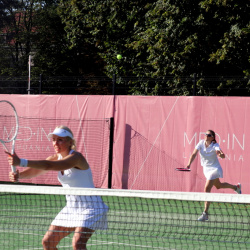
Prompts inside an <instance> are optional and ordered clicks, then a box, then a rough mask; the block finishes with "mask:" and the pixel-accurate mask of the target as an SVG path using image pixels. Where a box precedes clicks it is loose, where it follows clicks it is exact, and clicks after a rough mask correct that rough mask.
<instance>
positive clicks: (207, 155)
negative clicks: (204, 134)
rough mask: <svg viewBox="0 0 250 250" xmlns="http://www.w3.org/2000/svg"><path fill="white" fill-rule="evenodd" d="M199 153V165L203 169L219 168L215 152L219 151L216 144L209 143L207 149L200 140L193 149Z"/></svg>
mask: <svg viewBox="0 0 250 250" xmlns="http://www.w3.org/2000/svg"><path fill="white" fill-rule="evenodd" d="M195 148H196V149H197V150H199V152H200V157H201V165H202V166H203V167H220V162H219V160H218V157H217V154H216V151H218V150H221V149H220V145H219V144H218V143H213V142H212V143H211V144H210V145H209V146H208V147H206V145H205V141H204V140H201V141H199V143H198V144H197V145H196V147H195Z"/></svg>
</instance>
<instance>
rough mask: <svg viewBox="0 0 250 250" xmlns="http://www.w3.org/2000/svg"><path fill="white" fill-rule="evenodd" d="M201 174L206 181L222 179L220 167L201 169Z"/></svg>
mask: <svg viewBox="0 0 250 250" xmlns="http://www.w3.org/2000/svg"><path fill="white" fill-rule="evenodd" d="M203 173H204V175H205V177H206V179H207V180H214V179H217V178H223V170H222V168H221V167H203Z"/></svg>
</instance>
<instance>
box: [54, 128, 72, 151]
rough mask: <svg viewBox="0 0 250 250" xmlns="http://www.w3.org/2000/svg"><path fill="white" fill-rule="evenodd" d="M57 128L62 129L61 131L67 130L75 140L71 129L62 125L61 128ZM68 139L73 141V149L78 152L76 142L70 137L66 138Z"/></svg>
mask: <svg viewBox="0 0 250 250" xmlns="http://www.w3.org/2000/svg"><path fill="white" fill-rule="evenodd" d="M56 128H61V129H65V130H67V131H68V132H70V133H71V134H72V136H73V138H74V134H73V132H72V131H71V129H70V128H68V127H67V126H64V125H60V126H57V127H56ZM66 138H67V139H68V140H71V141H72V145H71V149H73V150H76V140H75V139H72V138H70V137H69V136H66Z"/></svg>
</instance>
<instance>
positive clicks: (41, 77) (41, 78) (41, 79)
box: [39, 74, 43, 94]
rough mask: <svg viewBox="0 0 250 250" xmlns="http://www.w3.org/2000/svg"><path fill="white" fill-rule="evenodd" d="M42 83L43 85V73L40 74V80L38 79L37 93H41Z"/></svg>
mask: <svg viewBox="0 0 250 250" xmlns="http://www.w3.org/2000/svg"><path fill="white" fill-rule="evenodd" d="M42 85H43V74H40V80H39V94H42Z"/></svg>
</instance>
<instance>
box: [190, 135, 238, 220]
mask: <svg viewBox="0 0 250 250" xmlns="http://www.w3.org/2000/svg"><path fill="white" fill-rule="evenodd" d="M198 151H199V153H200V158H201V165H202V166H203V173H204V175H205V177H206V179H207V181H206V184H205V188H204V191H205V192H207V193H210V191H211V189H212V187H213V186H215V187H216V188H217V189H220V188H231V189H233V190H234V191H235V192H236V193H238V194H241V184H240V183H238V184H237V185H231V184H229V183H227V182H223V183H221V182H220V178H222V177H223V170H222V168H221V165H220V162H219V160H218V157H220V158H222V159H224V158H225V154H224V153H223V152H222V150H221V148H220V146H219V144H218V143H217V142H216V139H215V132H214V131H213V130H208V131H207V132H206V134H205V138H204V140H201V141H200V142H199V143H198V144H197V145H196V147H195V149H194V151H193V153H192V155H191V156H190V159H189V162H188V165H187V168H188V169H189V168H190V166H191V164H192V162H193V160H194V159H195V157H196V155H197V153H198ZM217 156H218V157H217ZM209 205H210V203H209V202H207V201H206V202H205V209H204V212H203V213H202V215H201V216H200V217H199V218H198V220H199V221H206V220H208V209H209Z"/></svg>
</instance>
